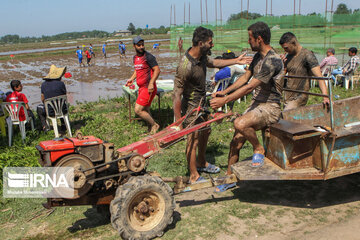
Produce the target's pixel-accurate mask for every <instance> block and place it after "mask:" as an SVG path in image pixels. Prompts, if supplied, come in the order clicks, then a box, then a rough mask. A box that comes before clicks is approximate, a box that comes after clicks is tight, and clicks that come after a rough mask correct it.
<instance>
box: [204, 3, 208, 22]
mask: <svg viewBox="0 0 360 240" xmlns="http://www.w3.org/2000/svg"><path fill="white" fill-rule="evenodd" d="M205 11H206V24H208V9H207V0H205Z"/></svg>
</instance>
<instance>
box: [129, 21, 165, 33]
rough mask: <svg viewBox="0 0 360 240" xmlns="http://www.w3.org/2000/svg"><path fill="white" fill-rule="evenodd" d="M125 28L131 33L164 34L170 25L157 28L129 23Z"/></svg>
mask: <svg viewBox="0 0 360 240" xmlns="http://www.w3.org/2000/svg"><path fill="white" fill-rule="evenodd" d="M127 30H129V31H130V32H131V34H135V35H140V34H166V33H167V32H168V31H170V27H165V26H162V25H161V26H160V27H159V28H148V27H146V28H140V27H138V28H136V27H135V25H134V24H133V23H129V26H128V27H127Z"/></svg>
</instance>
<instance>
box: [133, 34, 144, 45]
mask: <svg viewBox="0 0 360 240" xmlns="http://www.w3.org/2000/svg"><path fill="white" fill-rule="evenodd" d="M140 41H144V39H142V38H141V37H140V36H136V37H134V39H133V44H135V45H136V44H138V43H139V42H140Z"/></svg>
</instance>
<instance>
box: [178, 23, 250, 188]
mask: <svg viewBox="0 0 360 240" xmlns="http://www.w3.org/2000/svg"><path fill="white" fill-rule="evenodd" d="M212 38H213V32H212V31H211V30H210V29H206V28H203V27H198V28H196V29H195V31H194V34H193V38H192V47H190V48H189V49H188V50H187V51H186V52H185V55H184V56H183V57H182V59H181V60H180V63H179V65H178V67H177V70H176V75H175V81H174V95H173V109H174V115H175V121H177V120H178V119H180V118H181V116H184V115H186V114H188V113H189V112H191V111H192V110H193V109H194V108H196V107H198V106H199V104H200V103H201V102H202V101H205V100H206V99H205V97H206V90H205V86H206V67H212V68H214V67H216V68H222V67H226V66H229V65H233V64H247V63H250V61H251V58H249V57H244V54H243V55H242V56H240V57H238V58H235V59H229V60H223V59H212V58H210V57H209V56H208V55H210V53H211V52H210V49H211V48H212V47H213V46H214V44H213V40H212ZM205 120H206V117H201V118H197V119H196V116H195V115H190V116H189V117H187V118H186V120H185V122H184V124H183V127H187V126H189V125H190V124H192V123H195V124H197V123H200V122H203V121H205ZM209 135H210V130H202V131H197V132H194V133H192V134H189V135H188V138H187V143H186V158H187V161H188V165H189V169H190V182H191V183H194V182H199V181H201V180H203V178H202V177H200V175H199V171H202V172H207V173H218V172H219V171H220V168H219V167H217V166H215V165H212V164H210V163H208V162H206V160H205V151H206V145H207V141H208V138H209ZM197 150H198V161H196V151H197Z"/></svg>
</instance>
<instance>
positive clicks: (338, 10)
mask: <svg viewBox="0 0 360 240" xmlns="http://www.w3.org/2000/svg"><path fill="white" fill-rule="evenodd" d="M334 14H351V9H348V7H347V6H346V4H345V3H340V4H339V5H338V6H337V8H336V11H335V12H334Z"/></svg>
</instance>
